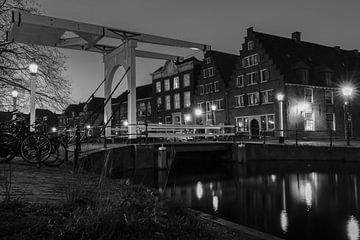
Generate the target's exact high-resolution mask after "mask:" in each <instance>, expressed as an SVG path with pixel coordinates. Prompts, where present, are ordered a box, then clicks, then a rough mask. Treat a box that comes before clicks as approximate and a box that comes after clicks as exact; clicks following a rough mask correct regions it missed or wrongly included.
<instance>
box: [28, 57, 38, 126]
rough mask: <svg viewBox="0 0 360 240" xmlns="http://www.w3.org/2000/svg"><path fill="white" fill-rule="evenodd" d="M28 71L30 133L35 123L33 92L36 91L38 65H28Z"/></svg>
mask: <svg viewBox="0 0 360 240" xmlns="http://www.w3.org/2000/svg"><path fill="white" fill-rule="evenodd" d="M29 71H30V131H34V130H35V129H34V128H33V127H32V126H31V125H32V124H34V123H35V90H36V73H37V71H38V65H37V64H36V63H31V64H30V65H29Z"/></svg>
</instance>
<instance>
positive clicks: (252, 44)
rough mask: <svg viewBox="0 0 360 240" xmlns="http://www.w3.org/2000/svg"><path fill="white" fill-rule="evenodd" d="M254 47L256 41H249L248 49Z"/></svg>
mask: <svg viewBox="0 0 360 240" xmlns="http://www.w3.org/2000/svg"><path fill="white" fill-rule="evenodd" d="M253 49H254V41H249V42H248V50H253Z"/></svg>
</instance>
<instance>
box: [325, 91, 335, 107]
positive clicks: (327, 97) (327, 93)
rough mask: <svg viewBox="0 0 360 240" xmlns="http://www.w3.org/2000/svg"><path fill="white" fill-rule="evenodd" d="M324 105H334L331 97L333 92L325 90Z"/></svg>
mask: <svg viewBox="0 0 360 240" xmlns="http://www.w3.org/2000/svg"><path fill="white" fill-rule="evenodd" d="M325 103H326V104H333V103H334V97H333V91H332V90H325Z"/></svg>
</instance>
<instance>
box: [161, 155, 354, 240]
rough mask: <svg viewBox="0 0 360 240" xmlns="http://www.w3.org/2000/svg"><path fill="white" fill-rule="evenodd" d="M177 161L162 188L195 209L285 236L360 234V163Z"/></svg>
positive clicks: (163, 175)
mask: <svg viewBox="0 0 360 240" xmlns="http://www.w3.org/2000/svg"><path fill="white" fill-rule="evenodd" d="M198 159H199V158H197V159H185V160H181V161H180V160H175V161H176V162H175V164H174V165H173V168H172V169H171V170H170V174H168V173H166V172H164V173H159V176H158V179H159V188H161V189H162V188H164V191H165V193H166V194H167V195H168V196H170V197H172V198H174V199H176V200H178V201H181V202H183V203H185V204H186V205H187V206H188V207H191V208H194V209H196V210H199V211H202V212H205V213H208V214H211V215H215V216H218V217H220V218H223V219H226V220H229V221H232V222H235V223H239V224H241V225H245V226H248V227H251V228H254V229H257V230H260V231H263V232H266V233H269V234H272V235H275V236H278V237H281V238H284V239H291V240H300V239H301V240H304V239H339V240H342V239H348V240H355V239H359V220H360V209H359V194H360V191H359V190H360V189H359V187H360V182H359V181H360V164H344V163H341V162H340V163H332V162H329V163H316V162H308V163H299V162H271V163H248V164H246V165H241V164H232V163H230V162H229V163H226V164H225V163H223V161H222V163H220V161H207V160H206V159H204V158H203V160H201V161H199V160H198Z"/></svg>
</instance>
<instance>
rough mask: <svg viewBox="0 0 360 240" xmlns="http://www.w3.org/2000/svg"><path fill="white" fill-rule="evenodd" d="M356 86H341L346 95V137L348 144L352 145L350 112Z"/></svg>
mask: <svg viewBox="0 0 360 240" xmlns="http://www.w3.org/2000/svg"><path fill="white" fill-rule="evenodd" d="M353 91H354V88H353V87H352V86H350V85H345V86H343V87H342V88H341V92H342V94H343V95H344V125H345V138H346V145H347V146H350V132H351V114H350V109H349V108H350V100H351V96H352V94H353Z"/></svg>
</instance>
